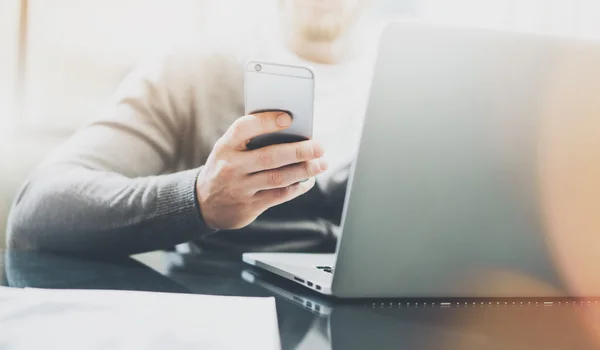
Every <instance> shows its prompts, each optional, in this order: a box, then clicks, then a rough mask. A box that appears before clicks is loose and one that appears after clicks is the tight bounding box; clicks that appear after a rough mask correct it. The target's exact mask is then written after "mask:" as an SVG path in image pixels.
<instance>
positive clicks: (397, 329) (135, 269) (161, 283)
mask: <svg viewBox="0 0 600 350" xmlns="http://www.w3.org/2000/svg"><path fill="white" fill-rule="evenodd" d="M157 254H159V255H160V256H161V258H162V259H164V261H165V262H168V261H172V262H174V263H173V264H171V265H170V268H169V269H168V271H167V272H166V273H165V274H164V275H163V274H160V273H158V272H156V271H155V270H153V269H151V268H149V267H147V266H145V265H143V264H141V263H139V262H137V261H135V260H134V259H130V258H125V259H95V260H91V259H83V258H80V257H79V258H75V257H66V256H56V255H51V254H38V253H33V252H4V254H3V259H1V260H0V261H4V266H3V267H4V269H5V273H6V284H8V285H9V286H13V287H19V288H23V287H38V288H74V289H119V290H145V291H161V292H175V293H197V294H217V295H240V296H274V297H275V298H276V300H277V313H278V318H279V331H280V337H281V341H282V347H283V348H284V349H317V350H318V349H350V350H352V349H397V348H403V349H451V350H452V349H457V350H458V349H485V348H502V349H504V348H506V349H544V350H545V349H596V348H599V347H600V338H599V337H598V335H599V334H600V329H599V328H598V326H597V322H595V320H597V319H598V316H600V303H599V302H598V301H596V300H556V301H554V302H553V303H549V302H548V303H544V302H543V301H535V300H528V301H519V300H511V301H508V300H507V301H501V300H487V301H482V300H478V301H476V302H475V301H466V300H463V301H460V302H458V301H453V302H452V303H450V304H447V303H443V304H442V303H440V302H439V301H438V302H436V301H410V302H409V301H400V300H396V301H389V300H386V301H381V300H379V301H378V300H370V301H365V300H361V301H342V300H336V299H329V298H324V297H322V296H320V295H317V294H314V293H312V292H310V291H308V290H305V289H304V288H302V287H300V286H297V285H295V284H294V283H291V282H287V281H285V280H282V279H280V278H277V277H275V276H271V275H268V274H265V273H260V272H258V271H253V270H245V269H247V268H248V267H247V266H244V265H243V264H242V263H241V262H240V260H239V258H235V257H231V258H230V257H224V256H221V255H215V254H212V255H211V254H210V253H207V254H202V255H179V254H175V253H157ZM244 271H246V273H248V272H250V273H252V274H253V275H254V278H255V280H254V282H253V281H251V280H248V279H244V278H243V277H242V276H243V274H244ZM259 282H260V283H259ZM267 286H273V287H274V288H268V287H267ZM294 296H296V298H294ZM307 300H312V302H311V305H310V307H308V306H307V304H306V301H307ZM315 303H316V304H318V305H323V306H326V308H325V307H324V308H323V309H321V310H319V311H320V312H316V311H315V305H314V304H315ZM521 303H523V304H521ZM199 317H200V315H199Z"/></svg>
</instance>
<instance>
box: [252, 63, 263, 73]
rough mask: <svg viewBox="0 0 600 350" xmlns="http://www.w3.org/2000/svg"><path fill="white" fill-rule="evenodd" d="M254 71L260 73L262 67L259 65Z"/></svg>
mask: <svg viewBox="0 0 600 350" xmlns="http://www.w3.org/2000/svg"><path fill="white" fill-rule="evenodd" d="M254 70H256V71H257V72H260V71H261V70H262V66H261V65H260V64H257V65H256V66H254Z"/></svg>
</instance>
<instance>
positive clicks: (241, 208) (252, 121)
mask: <svg viewBox="0 0 600 350" xmlns="http://www.w3.org/2000/svg"><path fill="white" fill-rule="evenodd" d="M291 123H292V119H291V117H290V116H289V115H287V114H285V113H279V112H269V113H260V114H256V115H248V116H244V117H241V118H239V119H238V120H236V121H235V122H234V123H233V124H232V125H231V127H230V128H229V129H228V130H227V132H226V133H225V135H224V136H223V137H221V138H220V139H219V140H218V141H217V143H216V144H215V147H214V148H213V150H212V152H211V154H210V156H209V157H208V160H207V161H206V164H205V166H204V168H203V169H202V170H201V171H200V174H199V175H198V181H197V186H196V192H197V195H198V202H199V204H200V209H201V211H202V216H203V217H204V220H205V222H206V223H207V224H208V226H210V227H211V228H213V229H238V228H242V227H245V226H247V225H249V224H250V223H252V222H253V221H254V220H256V218H257V217H258V216H259V215H260V214H262V213H263V212H264V211H265V210H267V209H269V208H271V207H273V206H276V205H279V204H282V203H284V202H287V201H290V200H292V199H294V198H296V197H298V196H300V195H302V194H304V193H306V192H308V191H309V190H310V189H311V188H312V187H313V186H314V184H315V180H314V176H316V175H318V174H320V173H322V172H323V171H325V170H326V169H327V163H326V162H325V161H324V160H322V159H320V158H321V157H322V156H323V153H324V151H323V149H322V148H321V146H320V145H319V144H318V143H317V142H315V141H312V140H309V141H302V142H297V143H288V144H280V145H273V146H267V147H263V148H260V149H257V150H252V151H249V150H248V149H247V148H246V145H247V144H248V142H249V141H250V140H251V139H252V138H254V137H256V136H259V135H263V134H268V133H272V132H276V131H280V130H284V129H286V128H288V127H289V126H290V125H291ZM304 180H308V181H305V182H302V181H304Z"/></svg>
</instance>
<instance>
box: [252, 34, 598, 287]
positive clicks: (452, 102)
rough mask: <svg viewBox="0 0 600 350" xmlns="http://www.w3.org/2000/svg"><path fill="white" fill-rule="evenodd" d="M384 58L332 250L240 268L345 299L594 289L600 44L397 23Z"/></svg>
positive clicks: (256, 259) (385, 39)
mask: <svg viewBox="0 0 600 350" xmlns="http://www.w3.org/2000/svg"><path fill="white" fill-rule="evenodd" d="M378 50H379V52H378V59H377V63H376V68H375V74H374V78H373V82H372V87H371V92H370V98H369V104H368V108H367V114H366V118H365V124H364V128H363V134H362V138H361V143H360V147H359V151H358V155H357V157H356V159H355V161H354V163H353V166H352V171H351V175H350V178H349V182H348V190H347V194H346V199H345V204H344V205H345V207H344V211H343V217H342V227H341V237H340V239H338V245H337V249H336V253H335V254H304V253H246V254H244V255H243V260H244V261H245V262H246V263H248V264H250V265H253V266H255V267H256V268H259V269H264V270H266V271H269V272H271V273H274V274H277V275H280V276H282V277H284V278H287V279H289V280H291V281H294V282H295V283H298V284H300V285H302V286H304V287H306V288H310V289H312V290H313V291H316V292H318V293H321V294H325V295H331V296H335V297H338V298H507V297H510V298H514V297H517V298H518V297H524V298H530V297H534V298H537V297H593V296H599V295H600V281H596V280H594V278H596V277H590V276H599V275H600V274H598V273H597V271H596V272H594V271H591V270H590V269H593V268H594V266H600V264H597V263H596V264H591V263H593V262H594V261H595V260H594V259H597V258H596V255H597V254H595V253H594V250H593V249H594V248H593V246H594V245H593V244H592V243H593V242H595V240H596V238H595V237H596V236H597V234H595V233H597V232H600V224H598V223H597V220H595V219H594V217H596V216H597V213H598V212H600V204H599V205H597V204H598V203H596V202H597V201H598V199H596V198H594V197H593V193H597V190H599V189H600V183H599V182H600V178H599V177H600V176H595V175H593V174H594V173H593V171H592V172H590V171H588V170H593V167H591V168H590V169H587V168H586V166H588V167H589V164H592V165H593V164H595V163H597V162H598V161H599V160H600V141H596V140H600V45H599V44H597V43H593V42H587V41H583V40H575V39H568V38H558V37H547V36H540V35H532V34H522V33H510V32H502V31H495V30H485V29H473V28H463V27H451V26H442V25H427V24H419V23H403V22H394V23H390V24H389V25H388V26H387V27H386V28H385V30H384V31H383V34H382V37H381V39H380V43H379V48H378ZM594 159H595V162H594V163H591V162H588V160H594ZM588 173H589V174H588ZM594 179H597V180H595V181H594ZM586 186H592V187H589V188H587V190H586ZM593 186H597V187H593ZM586 196H587V197H586ZM595 209H598V211H596V210H595ZM586 242H588V244H586Z"/></svg>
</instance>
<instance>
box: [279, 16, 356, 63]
mask: <svg viewBox="0 0 600 350" xmlns="http://www.w3.org/2000/svg"><path fill="white" fill-rule="evenodd" d="M365 27H366V26H364V25H361V24H359V23H356V24H355V25H354V26H353V27H352V28H350V29H349V30H347V31H346V32H345V33H344V34H342V35H340V37H339V38H337V39H334V40H333V41H316V40H310V39H309V38H307V37H306V36H304V35H302V34H301V33H298V32H293V33H290V32H288V33H287V35H286V38H285V41H286V45H287V46H288V48H289V49H290V50H291V51H292V52H294V53H295V54H296V55H297V56H299V57H300V58H302V59H305V60H307V61H311V62H314V63H318V64H328V65H333V64H338V63H341V62H344V61H348V60H350V59H352V58H353V57H354V56H355V55H356V53H357V51H358V50H359V49H360V45H361V41H362V39H363V35H364V34H365V33H363V31H364V30H365Z"/></svg>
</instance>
